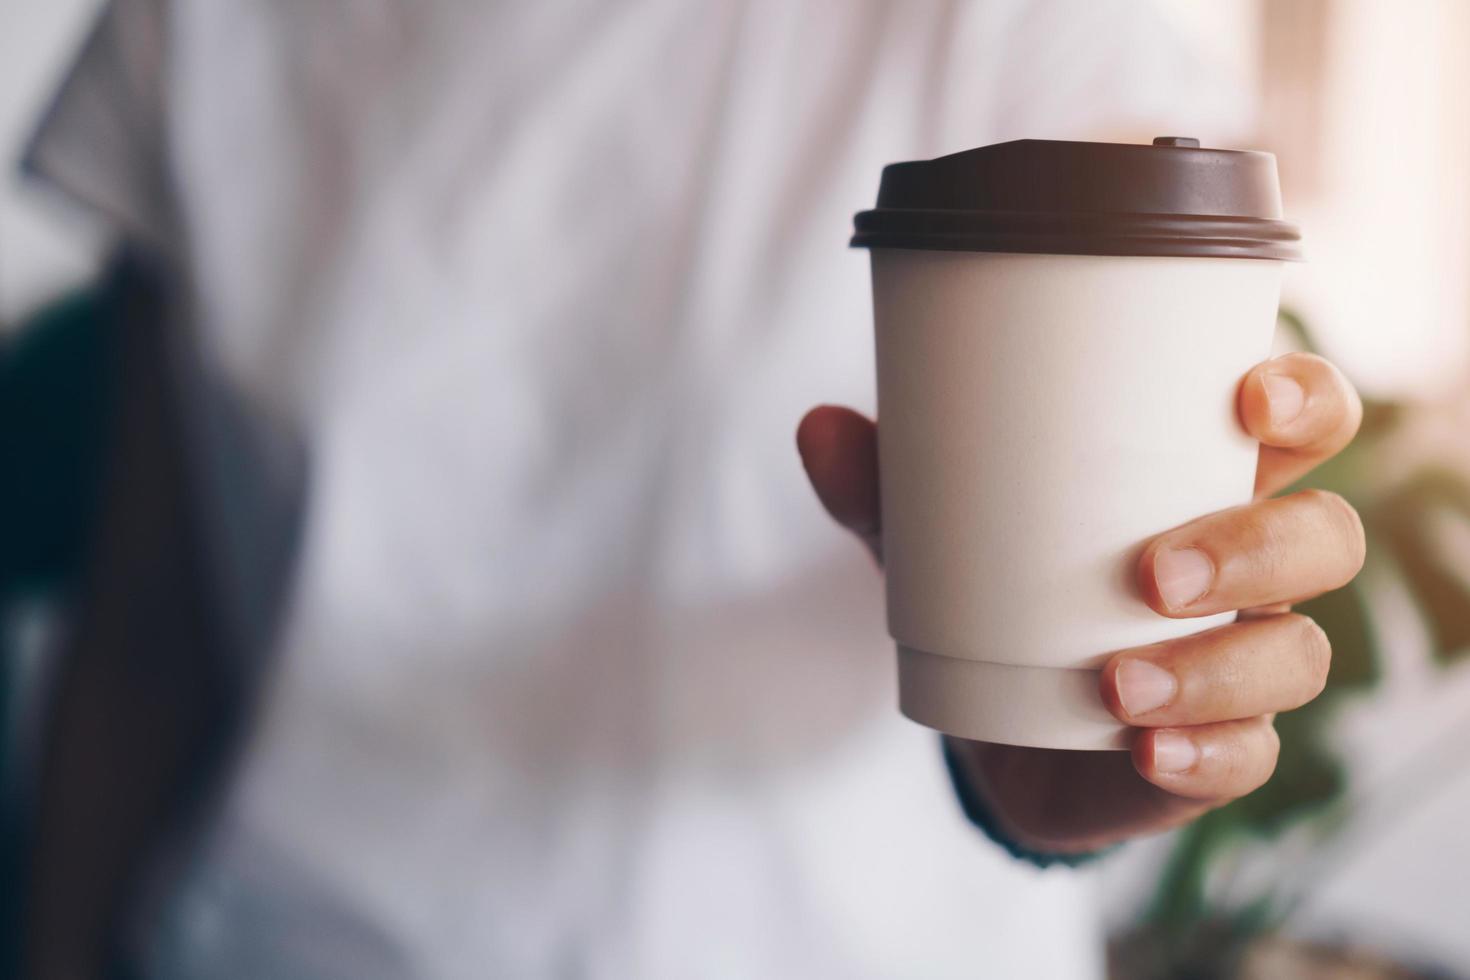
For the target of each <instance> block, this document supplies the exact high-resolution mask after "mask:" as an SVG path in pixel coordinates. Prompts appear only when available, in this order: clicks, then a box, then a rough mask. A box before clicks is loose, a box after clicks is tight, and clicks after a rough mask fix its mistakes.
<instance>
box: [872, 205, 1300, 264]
mask: <svg viewBox="0 0 1470 980" xmlns="http://www.w3.org/2000/svg"><path fill="white" fill-rule="evenodd" d="M854 225H855V231H856V233H855V234H854V235H853V236H852V239H851V240H850V244H851V245H852V246H853V247H854V248H911V249H936V250H943V251H975V252H1027V253H1046V252H1052V253H1056V254H1062V255H1068V254H1072V255H1163V256H1169V255H1188V256H1212V257H1219V258H1258V259H1279V260H1284V261H1301V259H1302V250H1301V232H1300V230H1299V229H1298V228H1297V226H1296V225H1294V224H1292V223H1291V222H1288V221H1282V220H1279V219H1274V218H1254V217H1246V216H1240V215H1194V214H1161V213H1152V212H1150V213H1108V212H1071V213H1062V212H1044V211H1037V212H1027V211H941V210H933V209H902V208H877V209H873V210H870V211H863V212H860V213H859V214H857V215H856V216H855V218H854Z"/></svg>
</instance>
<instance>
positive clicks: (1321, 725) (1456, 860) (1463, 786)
mask: <svg viewBox="0 0 1470 980" xmlns="http://www.w3.org/2000/svg"><path fill="white" fill-rule="evenodd" d="M1154 2H1156V4H1157V5H1158V6H1159V8H1160V9H1161V10H1162V11H1163V12H1164V14H1165V15H1166V16H1167V17H1168V18H1169V20H1170V21H1171V22H1172V23H1173V24H1174V25H1176V27H1177V29H1178V31H1179V32H1180V34H1181V35H1183V36H1185V37H1187V38H1188V39H1189V41H1190V43H1191V44H1192V45H1194V46H1195V48H1196V49H1197V51H1198V52H1199V57H1200V58H1202V59H1206V60H1209V61H1211V62H1213V63H1214V65H1215V66H1216V67H1217V68H1218V69H1219V70H1220V71H1222V72H1224V73H1226V74H1228V75H1229V76H1230V77H1232V78H1234V79H1235V80H1236V82H1237V84H1238V87H1239V90H1240V91H1241V92H1242V93H1245V94H1246V96H1247V98H1248V101H1249V103H1250V106H1251V108H1252V111H1251V114H1250V119H1249V121H1248V122H1247V123H1245V124H1244V125H1243V126H1242V131H1240V132H1229V133H1209V132H1198V133H1191V134H1189V135H1196V136H1199V137H1203V138H1204V142H1205V144H1206V145H1245V146H1254V147H1260V148H1263V149H1268V150H1271V151H1273V152H1275V153H1276V154H1277V156H1278V159H1279V165H1280V172H1281V177H1282V181H1283V194H1284V199H1285V202H1286V209H1287V213H1288V216H1289V217H1291V218H1293V219H1295V220H1297V221H1298V222H1299V223H1300V224H1301V226H1302V227H1303V228H1304V230H1305V234H1306V240H1307V248H1308V254H1309V262H1308V263H1307V264H1305V265H1303V266H1301V267H1298V268H1294V269H1292V270H1291V272H1290V274H1289V276H1288V279H1287V286H1286V294H1285V301H1284V306H1285V308H1286V310H1287V311H1288V316H1287V317H1285V318H1284V320H1283V325H1282V330H1281V335H1280V338H1279V344H1280V345H1281V346H1282V347H1283V348H1285V347H1303V346H1307V347H1312V348H1315V349H1319V350H1320V351H1322V352H1323V353H1324V354H1326V355H1327V356H1329V357H1331V358H1332V359H1334V360H1335V361H1336V362H1337V363H1338V364H1339V365H1341V366H1342V367H1343V368H1344V370H1345V371H1346V372H1347V373H1348V374H1349V376H1350V377H1351V378H1352V379H1353V380H1354V381H1355V382H1356V384H1357V385H1358V386H1359V388H1360V390H1361V391H1362V392H1363V393H1364V395H1365V396H1366V397H1367V399H1368V402H1369V405H1368V415H1367V419H1366V422H1365V428H1364V433H1363V436H1362V437H1361V438H1360V440H1359V442H1358V443H1357V444H1356V445H1355V446H1354V447H1353V448H1352V449H1351V450H1349V452H1348V454H1346V455H1345V457H1344V458H1343V459H1342V460H1340V461H1339V462H1338V463H1336V464H1334V465H1333V466H1332V467H1331V468H1330V470H1329V471H1328V472H1324V473H1323V474H1321V477H1320V479H1315V480H1313V482H1314V483H1315V484H1318V485H1326V486H1330V487H1332V488H1333V489H1336V490H1338V491H1339V492H1342V493H1344V494H1345V495H1347V496H1348V497H1349V498H1350V499H1351V500H1353V502H1354V503H1355V504H1356V505H1357V506H1358V507H1359V508H1360V510H1361V512H1362V513H1363V515H1364V518H1365V522H1366V525H1367V527H1368V530H1369V539H1370V558H1369V563H1368V566H1367V568H1366V570H1365V572H1364V574H1363V575H1362V576H1361V578H1360V579H1359V580H1358V582H1357V583H1356V584H1355V585H1354V586H1353V587H1352V588H1351V589H1349V590H1345V592H1344V593H1343V594H1340V595H1335V596H1333V597H1329V598H1328V599H1327V600H1323V601H1320V602H1319V604H1318V605H1317V606H1316V607H1315V608H1314V609H1313V610H1312V611H1313V612H1314V614H1315V615H1317V616H1318V618H1319V619H1320V621H1322V622H1323V624H1324V626H1326V628H1327V629H1328V632H1329V633H1330V634H1332V636H1333V638H1334V645H1335V648H1336V651H1337V659H1336V661H1335V664H1334V674H1333V678H1332V681H1331V684H1330V686H1329V690H1328V692H1327V694H1326V695H1325V696H1324V697H1323V698H1322V699H1321V700H1320V701H1319V702H1317V703H1316V704H1315V705H1313V706H1312V707H1311V708H1309V709H1306V710H1304V711H1302V712H1299V713H1297V714H1296V715H1293V716H1292V717H1291V718H1289V719H1283V732H1284V734H1285V735H1286V738H1287V746H1288V748H1287V752H1286V754H1285V755H1284V756H1283V763H1282V770H1281V771H1280V772H1279V773H1278V775H1277V777H1276V779H1275V780H1274V781H1273V783H1272V785H1271V786H1270V787H1268V789H1267V790H1266V791H1263V792H1262V793H1261V794H1259V798H1254V797H1253V798H1252V799H1250V800H1247V801H1244V802H1243V803H1241V804H1238V805H1236V806H1233V807H1230V808H1227V809H1226V810H1223V811H1221V812H1219V813H1218V814H1215V815H1212V816H1211V817H1210V818H1207V819H1206V820H1204V821H1202V822H1201V823H1200V824H1199V825H1197V826H1196V827H1195V828H1192V829H1191V830H1188V831H1185V832H1184V833H1182V834H1180V835H1175V836H1172V837H1169V838H1164V839H1157V840H1150V841H1146V842H1142V843H1140V844H1137V845H1133V846H1130V847H1129V848H1127V849H1126V850H1125V851H1124V852H1123V853H1121V854H1119V855H1117V856H1115V857H1113V858H1112V859H1110V860H1109V861H1108V862H1106V863H1105V865H1104V866H1103V867H1102V868H1101V869H1099V870H1097V871H1095V872H1091V873H1093V874H1096V875H1098V876H1099V878H1100V887H1101V889H1102V890H1103V893H1104V895H1105V897H1106V898H1107V901H1106V902H1105V907H1106V909H1107V910H1108V929H1109V932H1110V934H1111V935H1112V937H1113V953H1112V961H1113V966H1114V972H1115V975H1116V976H1118V977H1120V978H1123V977H1144V976H1166V975H1181V976H1182V975H1222V976H1223V975H1242V976H1251V977H1293V976H1345V977H1349V976H1350V977H1356V976H1363V977H1372V976H1470V928H1467V925H1470V891H1467V885H1466V881H1467V868H1470V840H1467V835H1466V831H1465V814H1466V813H1467V812H1470V657H1467V656H1465V654H1466V653H1467V652H1470V437H1467V432H1470V384H1467V381H1470V377H1467V373H1470V356H1467V355H1470V276H1467V275H1466V270H1467V268H1470V179H1467V174H1470V55H1467V52H1470V4H1466V3H1464V2H1462V0H1407V2H1401V3H1392V4H1390V3H1383V2H1380V0H1211V2H1208V3H1205V2H1191V0H1154ZM96 8H97V4H96V3H95V2H93V0H46V2H44V3H41V2H35V3H28V4H25V5H24V6H23V8H22V11H21V12H20V13H19V14H18V15H17V14H16V13H15V11H14V10H13V9H12V10H11V11H8V12H7V13H6V14H5V16H4V29H3V30H0V170H3V174H4V176H3V179H0V323H3V324H7V325H14V324H16V323H18V322H19V321H20V320H21V319H22V318H23V317H24V316H25V315H26V314H27V313H29V312H30V311H32V310H34V309H35V308H36V307H37V306H38V305H39V304H41V303H42V302H43V301H46V300H48V299H50V298H52V297H54V296H56V295H58V294H60V293H61V292H63V291H64V290H65V289H66V288H67V287H69V286H72V285H75V284H78V283H81V282H83V281H85V280H86V279H88V278H89V277H91V276H92V275H94V274H95V272H96V270H97V268H98V266H99V263H100V262H101V260H102V252H101V249H102V247H103V242H102V239H101V238H100V236H99V234H98V232H97V231H96V229H93V228H90V227H89V226H88V225H87V224H86V223H85V221H84V220H82V219H80V218H79V216H78V215H77V214H76V213H75V212H68V211H64V210H59V209H57V208H55V207H53V206H51V204H50V203H49V202H47V201H46V200H45V199H44V197H43V196H42V195H41V194H40V193H39V192H38V190H37V189H36V187H35V186H33V185H28V184H26V183H25V182H23V181H22V179H21V178H20V176H19V174H18V173H17V162H18V156H19V153H20V150H21V146H22V142H23V139H24V137H25V135H26V134H27V133H28V132H29V131H30V129H31V128H32V127H33V126H34V124H35V121H36V118H37V114H38V112H39V111H40V110H41V108H42V107H43V106H44V104H45V100H46V98H47V93H49V92H51V91H52V90H53V89H54V88H55V87H56V85H57V84H58V82H59V80H60V77H61V73H62V71H63V68H64V65H65V64H66V62H67V60H68V59H69V57H70V56H71V55H72V53H73V51H74V50H75V48H76V46H77V44H78V43H79V40H80V38H81V36H82V33H83V32H84V31H85V29H86V27H87V26H88V24H89V23H90V21H91V19H92V18H93V16H94V15H95V12H96ZM10 696H11V697H12V698H17V697H19V695H18V694H16V693H15V691H14V690H12V691H11V694H10ZM19 713H20V714H23V712H19ZM17 714H18V712H17V711H14V710H12V711H10V712H7V713H6V715H5V716H6V717H9V718H10V719H11V723H12V724H15V720H14V719H15V717H16V716H17ZM1314 971H1316V972H1314Z"/></svg>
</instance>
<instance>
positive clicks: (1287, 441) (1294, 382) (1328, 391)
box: [1238, 354, 1363, 497]
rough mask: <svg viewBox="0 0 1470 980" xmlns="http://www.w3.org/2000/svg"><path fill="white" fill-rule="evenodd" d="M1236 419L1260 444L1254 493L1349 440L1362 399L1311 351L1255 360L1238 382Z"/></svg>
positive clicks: (1292, 478)
mask: <svg viewBox="0 0 1470 980" xmlns="http://www.w3.org/2000/svg"><path fill="white" fill-rule="evenodd" d="M1238 406H1239V411H1240V421H1241V424H1242V425H1244V426H1245V430H1246V431H1247V432H1248V433H1250V434H1251V436H1252V437H1254V438H1255V439H1257V440H1259V441H1260V443H1261V452H1260V457H1259V462H1258V463H1257V465H1256V491H1255V492H1256V496H1257V497H1265V496H1269V495H1271V494H1273V493H1275V492H1276V491H1278V490H1280V489H1282V488H1283V487H1287V486H1290V485H1291V484H1292V483H1295V482H1296V481H1297V480H1299V479H1300V478H1301V477H1303V476H1304V475H1306V474H1307V473H1308V472H1310V471H1311V470H1312V469H1314V468H1315V467H1316V466H1317V465H1318V464H1319V463H1321V462H1323V461H1324V460H1328V459H1331V458H1332V457H1333V456H1335V455H1337V454H1338V453H1339V452H1341V451H1342V449H1343V447H1344V446H1346V445H1347V444H1348V443H1349V442H1352V439H1353V436H1354V435H1356V434H1357V431H1358V423H1359V422H1361V421H1362V419H1363V403H1362V402H1361V401H1360V400H1359V399H1358V393H1357V392H1356V391H1355V390H1353V386H1352V385H1351V384H1349V383H1348V380H1347V379H1346V378H1345V377H1343V375H1342V372H1341V371H1339V370H1338V369H1337V368H1335V367H1333V366H1332V364H1330V363H1329V362H1327V361H1325V360H1323V359H1322V358H1320V357H1318V356H1317V355H1315V354H1285V355H1283V356H1281V357H1277V358H1273V359H1271V360H1269V361H1266V362H1264V363H1262V364H1257V365H1256V366H1255V367H1253V368H1251V370H1250V371H1249V372H1248V373H1247V374H1246V376H1245V378H1244V380H1242V381H1241V384H1240V394H1239V398H1238Z"/></svg>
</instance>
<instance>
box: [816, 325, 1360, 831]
mask: <svg viewBox="0 0 1470 980" xmlns="http://www.w3.org/2000/svg"><path fill="white" fill-rule="evenodd" d="M1238 407H1239V412H1240V420H1241V423H1242V424H1243V425H1244V427H1245V430H1246V431H1247V432H1249V433H1250V434H1251V436H1252V437H1254V438H1255V439H1257V440H1259V441H1260V443H1261V450H1260V460H1259V465H1258V468H1257V471H1256V488H1255V498H1256V499H1255V501H1254V502H1253V503H1250V504H1247V505H1244V506H1241V507H1236V508H1232V509H1230V510H1225V511H1221V512H1219V513H1216V514H1211V515H1209V516H1208V517H1202V518H1200V519H1199V520H1196V521H1192V522H1190V523H1188V524H1185V525H1183V526H1182V527H1177V528H1175V529H1173V530H1172V531H1166V532H1164V533H1163V534H1161V535H1159V536H1158V537H1157V538H1155V539H1154V540H1153V541H1151V542H1149V544H1148V545H1147V547H1146V548H1145V549H1144V552H1143V555H1142V557H1141V558H1140V560H1139V563H1138V583H1139V587H1140V591H1141V593H1142V595H1143V598H1144V600H1145V601H1146V602H1147V603H1148V604H1149V606H1150V607H1152V608H1153V610H1154V611H1155V612H1157V613H1158V614H1160V615H1161V616H1168V617H1170V618H1187V617H1193V616H1207V615H1210V614H1212V613H1218V612H1222V611H1228V610H1232V609H1240V610H1241V613H1240V616H1239V618H1238V619H1237V621H1236V622H1234V623H1231V624H1229V625H1226V626H1220V627H1217V628H1215V629H1212V630H1209V631H1207V632H1204V633H1198V634H1195V635H1193V636H1186V637H1182V638H1180V639H1176V640H1168V641H1165V642H1163V643H1155V644H1152V645H1150V646H1144V647H1137V648H1135V649H1132V650H1124V651H1121V652H1119V653H1117V654H1114V655H1113V657H1112V658H1111V659H1110V660H1109V661H1108V663H1107V665H1106V667H1105V668H1104V670H1103V672H1102V681H1101V687H1102V692H1101V693H1102V699H1103V703H1104V704H1106V705H1107V707H1108V710H1110V711H1111V712H1112V713H1113V714H1114V715H1115V716H1117V718H1118V719H1119V720H1120V721H1123V722H1126V723H1127V724H1129V725H1133V726H1137V727H1139V728H1140V729H1142V730H1141V731H1140V732H1139V733H1138V736H1137V738H1136V739H1135V741H1134V743H1133V751H1132V754H1131V757H1130V756H1129V755H1125V754H1124V753H1121V752H1068V751H1062V750H1058V749H1035V748H1020V747H1016V746H1007V745H994V744H988V743H983V742H971V741H967V740H964V739H958V738H953V737H950V742H951V745H952V747H953V748H954V749H955V750H956V753H955V754H956V757H957V758H958V759H959V760H960V763H961V766H962V767H963V768H964V769H965V775H966V776H967V777H968V778H969V779H970V781H971V783H972V785H973V786H974V788H975V789H976V790H977V791H978V792H980V793H981V794H983V795H984V797H985V799H986V800H987V802H988V803H989V804H990V808H991V810H992V812H993V813H994V815H995V817H996V819H997V820H998V822H999V823H1000V825H1001V826H1002V828H1003V829H1005V830H1006V831H1007V832H1008V833H1009V834H1011V835H1012V836H1013V837H1014V838H1015V839H1016V840H1017V841H1018V842H1019V843H1022V844H1024V845H1026V846H1028V847H1030V848H1032V849H1034V850H1040V851H1048V852H1056V853H1071V852H1082V851H1089V850H1094V849H1096V848H1099V847H1102V846H1105V845H1108V844H1111V843H1114V842H1116V841H1119V840H1124V839H1127V838H1129V837H1134V836H1137V835H1140V834H1148V833H1153V832H1156V831H1161V830H1165V829H1168V828H1170V827H1173V826H1176V825H1178V824H1181V823H1184V822H1187V821H1189V820H1192V819H1194V818H1195V817H1197V816H1198V815H1200V814H1201V813H1204V812H1205V811H1207V810H1209V809H1211V808H1213V807H1216V806H1220V805H1221V804H1223V803H1226V802H1229V801H1230V800H1232V799H1235V798H1236V797H1239V796H1243V795H1245V794H1246V793H1249V792H1251V791H1252V790H1254V789H1256V788H1257V787H1258V786H1260V785H1261V784H1263V783H1264V782H1265V781H1266V780H1267V779H1268V778H1270V776H1271V772H1272V770H1274V769H1275V767H1276V755H1277V750H1278V748H1279V742H1278V740H1277V736H1276V730H1275V728H1274V727H1273V726H1272V720H1273V718H1274V717H1275V713H1276V712H1278V711H1286V710H1288V709H1291V708H1295V707H1299V706H1301V705H1303V704H1305V703H1306V702H1308V701H1310V700H1311V699H1312V698H1314V697H1316V696H1317V694H1319V693H1320V692H1321V690H1322V687H1323V685H1324V684H1325V683H1326V679H1327V668H1328V664H1329V662H1330V658H1331V651H1330V649H1329V646H1328V642H1327V638H1326V636H1325V635H1324V634H1323V633H1322V631H1321V629H1319V628H1318V627H1317V625H1316V624H1315V623H1313V622H1312V621H1311V620H1310V619H1308V618H1307V617H1305V616H1301V615H1298V614H1295V613H1292V612H1290V607H1291V603H1293V602H1299V601H1302V600H1304V599H1308V598H1311V597H1312V596H1315V595H1318V594H1320V593H1322V592H1327V591H1330V590H1332V589H1335V588H1338V587H1340V586H1342V585H1345V584H1346V583H1347V582H1348V581H1350V580H1351V579H1352V577H1353V576H1354V575H1356V574H1357V572H1358V569H1359V568H1360V567H1362V564H1363V549H1364V542H1363V527H1362V524H1361V522H1360V521H1359V520H1358V516H1357V514H1356V513H1355V512H1354V511H1353V509H1352V508H1351V507H1350V506H1348V504H1347V503H1346V502H1345V501H1344V500H1343V499H1342V498H1341V497H1338V496H1337V495H1335V494H1331V493H1327V492H1324V491H1320V490H1303V491H1301V492H1298V493H1294V494H1291V495H1289V496H1286V497H1279V498H1271V496H1270V495H1271V494H1273V493H1275V492H1277V491H1279V490H1281V489H1282V488H1283V487H1286V486H1288V485H1289V484H1291V483H1293V482H1295V481H1296V480H1297V479H1298V478H1300V477H1301V476H1303V475H1304V474H1306V473H1307V472H1309V471H1310V470H1311V469H1312V468H1313V467H1315V466H1316V465H1317V464H1318V463H1321V462H1322V461H1323V460H1326V459H1328V458H1330V457H1332V456H1333V455H1335V454H1336V453H1337V452H1339V451H1340V450H1341V449H1342V448H1343V447H1344V446H1346V445H1347V444H1348V442H1350V441H1351V440H1352V437H1353V435H1354V433H1356V432H1357V428H1358V422H1359V420H1360V418H1361V416H1362V406H1361V404H1360V402H1359V401H1358V396H1357V394H1356V393H1355V392H1354V391H1353V389H1352V387H1351V386H1350V385H1349V384H1348V383H1347V381H1346V380H1345V379H1344V378H1343V376H1342V375H1341V374H1340V373H1339V372H1338V371H1337V369H1336V368H1334V367H1333V366H1332V365H1330V364H1328V363H1327V362H1326V361H1324V360H1322V359H1321V358H1319V357H1315V356H1313V355H1310V354H1288V355H1286V356H1284V357H1279V358H1276V359H1274V360H1271V361H1267V362H1265V363H1263V364H1259V365H1257V366H1256V367H1255V368H1253V369H1251V371H1250V372H1249V373H1248V374H1247V375H1246V376H1245V379H1244V380H1243V381H1242V383H1241V386H1240V393H1239V399H1238ZM796 440H797V447H798V449H799V450H800V452H801V457H802V461H803V463H804V465H805V466H806V470H807V475H808V476H809V477H810V479H811V482H812V486H813V488H814V489H815V490H816V492H817V496H818V498H820V499H821V501H822V504H823V505H824V506H825V507H826V508H827V511H828V512H829V513H830V514H831V515H832V516H833V517H834V518H835V519H836V520H837V521H838V522H839V523H841V524H842V525H844V526H845V527H847V528H849V529H850V530H852V531H853V532H854V533H856V534H857V535H858V536H859V537H860V538H862V539H863V541H864V542H866V543H867V544H868V546H869V547H870V548H871V549H872V550H873V553H874V554H875V555H877V556H878V557H879V559H880V560H881V544H880V536H879V530H880V528H879V509H878V451H877V427H876V426H875V425H874V423H872V422H870V421H869V420H868V419H866V418H864V417H863V416H861V415H859V414H858V413H856V412H853V411H851V410H849V409H845V408H835V407H831V406H824V407H820V408H815V409H813V410H812V411H811V412H809V413H807V416H806V418H804V419H802V421H801V425H800V426H799V428H798V429H797V434H796Z"/></svg>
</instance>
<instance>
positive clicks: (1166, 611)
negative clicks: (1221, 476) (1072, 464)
mask: <svg viewBox="0 0 1470 980" xmlns="http://www.w3.org/2000/svg"><path fill="white" fill-rule="evenodd" d="M1363 552H1364V541H1363V524H1362V522H1361V521H1360V520H1359V519H1358V515H1357V512H1356V511H1354V510H1353V509H1352V507H1351V506H1349V505H1348V503H1347V502H1346V501H1345V500H1343V499H1342V498H1341V497H1339V496H1338V495H1337V494H1334V493H1328V492H1326V491H1325V490H1303V491H1301V492H1299V493H1294V494H1292V495H1290V496H1288V497H1279V498H1275V499H1270V500H1262V501H1258V502H1256V503H1254V504H1248V505H1246V506H1244V507H1235V508H1232V509H1230V510H1223V511H1220V512H1219V513H1215V514H1211V515H1209V516H1208V517H1202V518H1200V519H1199V520H1196V521H1191V522H1190V523H1188V524H1185V525H1183V526H1182V527H1177V528H1175V529H1174V530H1172V531H1166V532H1164V533H1163V534H1161V535H1159V536H1158V537H1157V538H1155V539H1154V540H1153V541H1151V542H1149V544H1148V545H1147V547H1145V548H1144V551H1143V555H1142V556H1141V557H1140V558H1139V562H1138V578H1139V587H1140V589H1141V590H1142V593H1143V598H1144V601H1145V602H1147V603H1148V604H1149V606H1150V607H1151V608H1152V609H1153V610H1154V611H1155V612H1157V613H1160V614H1162V615H1164V616H1169V617H1171V618H1185V617H1190V616H1206V615H1209V614H1211V613H1217V612H1226V611H1228V610H1232V609H1243V608H1246V607H1250V606H1265V605H1270V604H1272V603H1278V602H1297V601H1299V600H1302V599H1307V598H1310V597H1312V596H1314V595H1318V594H1320V593H1322V592H1327V591H1330V590H1332V589H1336V588H1339V587H1340V586H1343V585H1346V584H1347V583H1348V582H1349V581H1350V580H1351V579H1352V577H1353V576H1354V575H1356V574H1357V573H1358V569H1360V568H1361V567H1362V565H1363Z"/></svg>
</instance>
